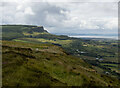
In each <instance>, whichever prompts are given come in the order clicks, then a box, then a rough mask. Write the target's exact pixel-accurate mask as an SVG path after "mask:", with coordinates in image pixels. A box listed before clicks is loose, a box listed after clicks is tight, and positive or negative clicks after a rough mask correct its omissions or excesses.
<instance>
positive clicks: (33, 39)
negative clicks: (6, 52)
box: [14, 38, 73, 45]
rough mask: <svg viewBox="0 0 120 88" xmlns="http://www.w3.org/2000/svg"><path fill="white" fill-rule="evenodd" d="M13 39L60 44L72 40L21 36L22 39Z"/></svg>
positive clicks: (66, 43)
mask: <svg viewBox="0 0 120 88" xmlns="http://www.w3.org/2000/svg"><path fill="white" fill-rule="evenodd" d="M14 41H22V42H28V41H29V42H42V43H46V42H47V43H56V44H61V45H68V44H70V43H72V42H73V40H59V39H55V40H48V39H43V38H22V39H14Z"/></svg>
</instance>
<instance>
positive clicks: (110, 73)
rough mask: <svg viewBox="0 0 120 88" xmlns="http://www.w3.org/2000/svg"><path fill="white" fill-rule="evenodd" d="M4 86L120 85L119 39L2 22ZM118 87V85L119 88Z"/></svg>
mask: <svg viewBox="0 0 120 88" xmlns="http://www.w3.org/2000/svg"><path fill="white" fill-rule="evenodd" d="M2 36H3V39H2V48H3V49H2V56H3V62H2V63H3V86H18V87H19V86H37V87H38V86H84V87H86V88H88V87H91V86H95V87H99V86H100V87H101V86H113V87H117V86H119V81H120V77H119V76H120V71H119V69H118V65H119V64H120V63H119V62H118V47H119V46H118V41H117V40H110V39H80V38H72V37H68V36H66V35H53V34H50V33H48V32H47V31H46V30H44V27H42V26H40V27H38V26H31V25H3V33H2ZM118 88H119V87H118Z"/></svg>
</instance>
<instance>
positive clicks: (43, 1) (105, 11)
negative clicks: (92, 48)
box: [0, 0, 118, 34]
mask: <svg viewBox="0 0 120 88" xmlns="http://www.w3.org/2000/svg"><path fill="white" fill-rule="evenodd" d="M54 1H55V0H34V2H33V1H30V0H22V1H21V0H12V2H11V0H4V1H2V3H0V11H2V24H30V25H39V26H40V25H41V26H44V27H45V28H46V29H47V30H48V31H49V32H51V33H100V34H101V33H102V34H104V33H112V34H114V33H117V30H118V0H101V1H100V0H84V2H83V1H82V0H74V1H72V0H69V1H67V0H64V1H63V0H62V1H61V0H60V1H61V2H54ZM56 1H57V0H56Z"/></svg>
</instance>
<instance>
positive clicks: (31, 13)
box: [24, 7, 35, 15]
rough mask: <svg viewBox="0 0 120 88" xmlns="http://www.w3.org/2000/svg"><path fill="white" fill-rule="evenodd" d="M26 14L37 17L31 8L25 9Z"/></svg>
mask: <svg viewBox="0 0 120 88" xmlns="http://www.w3.org/2000/svg"><path fill="white" fill-rule="evenodd" d="M24 13H25V14H27V15H35V13H34V12H33V11H32V9H31V7H27V8H25V11H24Z"/></svg>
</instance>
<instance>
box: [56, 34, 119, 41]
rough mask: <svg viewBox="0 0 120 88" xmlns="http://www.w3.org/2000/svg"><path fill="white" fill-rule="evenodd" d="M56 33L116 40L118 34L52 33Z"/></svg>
mask: <svg viewBox="0 0 120 88" xmlns="http://www.w3.org/2000/svg"><path fill="white" fill-rule="evenodd" d="M54 34H56V35H67V36H69V37H75V38H100V39H101V38H102V39H115V40H118V34H75V33H73V34H72V33H68V34H67V33H54Z"/></svg>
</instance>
